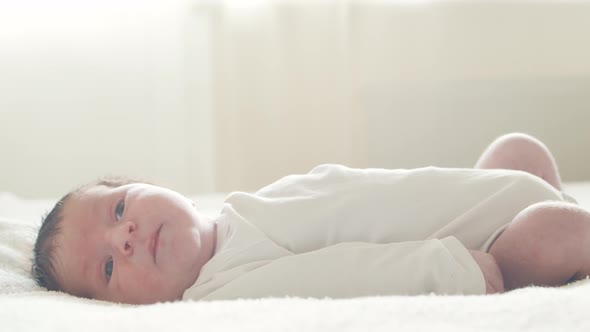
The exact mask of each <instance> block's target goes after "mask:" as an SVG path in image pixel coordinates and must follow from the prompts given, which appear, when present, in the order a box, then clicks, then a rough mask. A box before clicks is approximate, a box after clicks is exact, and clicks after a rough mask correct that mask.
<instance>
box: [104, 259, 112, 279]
mask: <svg viewBox="0 0 590 332" xmlns="http://www.w3.org/2000/svg"><path fill="white" fill-rule="evenodd" d="M112 274H113V257H109V260H108V261H107V263H106V264H105V265H104V275H105V277H106V278H107V283H108V282H109V281H111V275H112Z"/></svg>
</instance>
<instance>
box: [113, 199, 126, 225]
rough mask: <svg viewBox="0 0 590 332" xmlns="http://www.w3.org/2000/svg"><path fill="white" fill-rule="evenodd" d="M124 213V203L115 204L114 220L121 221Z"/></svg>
mask: <svg viewBox="0 0 590 332" xmlns="http://www.w3.org/2000/svg"><path fill="white" fill-rule="evenodd" d="M124 211H125V201H120V202H119V203H117V206H116V207H115V219H117V221H119V220H121V218H122V217H123V212H124Z"/></svg>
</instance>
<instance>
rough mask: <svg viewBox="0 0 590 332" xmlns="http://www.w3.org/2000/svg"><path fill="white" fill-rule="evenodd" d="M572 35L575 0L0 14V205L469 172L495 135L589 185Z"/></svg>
mask: <svg viewBox="0 0 590 332" xmlns="http://www.w3.org/2000/svg"><path fill="white" fill-rule="evenodd" d="M588 32H590V3H588V2H585V1H533V0H527V1H525V0H522V1H499V0H498V1H450V0H439V1H401V0H400V1H395V0H372V1H361V0H356V1H355V0H324V1H295V0H274V1H273V0H268V1H237V0H236V1H230V0H217V1H213V0H210V1H206V0H203V1H198V0H194V1H188V0H187V1H184V0H175V1H167V2H163V1H156V0H150V1H140V0H134V1H133V0H122V1H115V0H108V1H101V2H96V1H94V2H93V1H73V0H54V1H52V2H50V3H49V2H46V1H40V0H38V1H26V0H25V1H20V2H15V3H9V2H6V3H4V2H2V3H1V8H0V45H1V46H0V47H1V48H0V73H2V75H0V155H2V160H3V165H2V168H1V169H2V172H0V191H12V192H16V193H19V194H21V195H24V196H27V197H55V196H57V195H60V194H62V193H64V192H65V191H67V190H68V189H70V188H71V187H73V186H75V185H77V184H79V183H82V182H85V181H88V180H90V179H92V178H95V177H97V176H100V175H104V174H126V175H132V176H136V177H143V178H147V179H149V180H152V181H155V182H157V183H160V184H163V185H166V186H170V187H172V188H174V189H177V190H180V191H182V192H185V193H201V192H208V191H230V190H236V189H241V190H251V189H256V188H258V187H260V186H262V185H264V184H267V183H269V182H270V181H273V180H275V179H276V178H278V177H280V176H282V175H285V174H287V173H292V172H305V171H307V170H308V169H310V168H311V167H313V166H314V165H316V164H318V163H323V162H336V163H345V164H348V165H351V166H358V167H368V166H377V167H417V166H423V165H429V164H438V165H443V166H470V165H471V164H472V163H473V162H474V161H475V159H476V158H477V154H478V153H479V151H480V150H481V149H483V148H484V147H485V145H486V144H487V142H489V141H490V140H491V139H492V138H494V137H495V136H497V135H499V134H501V133H503V132H508V131H526V132H530V133H532V134H535V135H537V136H538V137H540V138H541V139H543V140H544V141H546V142H547V144H548V145H549V147H550V148H552V149H553V150H554V152H555V154H556V156H557V159H558V162H559V163H560V165H561V168H562V171H563V173H564V176H563V177H564V179H565V180H585V179H590V168H588V167H584V165H586V164H587V163H588V162H589V161H590V160H588V159H589V158H590V156H589V155H590V154H588V153H585V151H588V150H590V148H589V142H590V131H587V130H585V126H586V124H587V123H589V121H588V120H590V110H589V107H590V61H589V60H588V59H590V43H588V41H590V40H588V38H589V37H588V36H589V35H590V34H589V33H588Z"/></svg>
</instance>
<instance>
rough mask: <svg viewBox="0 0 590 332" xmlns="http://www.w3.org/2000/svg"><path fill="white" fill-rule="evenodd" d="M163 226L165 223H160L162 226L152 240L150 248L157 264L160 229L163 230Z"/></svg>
mask: <svg viewBox="0 0 590 332" xmlns="http://www.w3.org/2000/svg"><path fill="white" fill-rule="evenodd" d="M162 226H164V225H160V227H158V230H157V231H156V233H155V234H154V236H153V237H152V241H151V248H150V249H151V251H152V257H153V258H154V264H156V253H157V252H158V245H159V243H160V231H161V230H162Z"/></svg>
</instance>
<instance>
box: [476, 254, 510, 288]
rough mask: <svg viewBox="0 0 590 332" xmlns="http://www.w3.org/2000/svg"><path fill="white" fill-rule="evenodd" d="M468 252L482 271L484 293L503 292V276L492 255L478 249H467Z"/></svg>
mask: <svg viewBox="0 0 590 332" xmlns="http://www.w3.org/2000/svg"><path fill="white" fill-rule="evenodd" d="M469 253H470V254H471V257H473V259H475V261H476V262H477V265H479V268H480V269H481V272H482V273H483V277H484V279H485V281H486V294H494V293H503V292H504V277H503V276H502V271H500V266H498V263H497V262H496V259H495V258H494V256H492V255H490V254H488V253H485V252H483V251H478V250H469Z"/></svg>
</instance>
